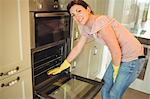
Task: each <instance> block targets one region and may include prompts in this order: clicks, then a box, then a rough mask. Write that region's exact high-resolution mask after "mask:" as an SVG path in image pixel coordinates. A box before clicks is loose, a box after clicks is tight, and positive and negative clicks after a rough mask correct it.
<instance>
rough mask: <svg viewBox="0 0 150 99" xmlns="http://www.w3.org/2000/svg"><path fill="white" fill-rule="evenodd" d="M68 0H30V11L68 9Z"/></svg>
mask: <svg viewBox="0 0 150 99" xmlns="http://www.w3.org/2000/svg"><path fill="white" fill-rule="evenodd" d="M67 4H68V0H30V3H29V6H30V11H60V10H62V11H63V10H66V7H67Z"/></svg>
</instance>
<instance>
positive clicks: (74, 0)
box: [67, 0, 93, 14]
mask: <svg viewBox="0 0 150 99" xmlns="http://www.w3.org/2000/svg"><path fill="white" fill-rule="evenodd" d="M73 5H81V6H83V7H84V8H85V9H87V7H90V6H89V5H88V4H87V3H86V2H85V1H83V0H72V1H71V2H70V3H68V5H67V11H68V13H70V11H69V10H70V8H71V7H72V6H73ZM91 13H92V14H93V11H92V10H91Z"/></svg>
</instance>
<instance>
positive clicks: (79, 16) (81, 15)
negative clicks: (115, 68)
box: [70, 5, 91, 25]
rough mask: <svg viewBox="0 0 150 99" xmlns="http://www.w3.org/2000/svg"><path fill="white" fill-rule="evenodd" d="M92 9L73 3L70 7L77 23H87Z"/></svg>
mask: <svg viewBox="0 0 150 99" xmlns="http://www.w3.org/2000/svg"><path fill="white" fill-rule="evenodd" d="M90 12H91V10H90V8H89V7H87V9H85V8H84V7H83V6H81V5H73V6H72V7H71V8H70V14H71V16H72V17H73V19H74V20H75V21H76V23H77V24H81V25H85V24H86V23H87V22H88V19H89V16H90V14H91V13H90Z"/></svg>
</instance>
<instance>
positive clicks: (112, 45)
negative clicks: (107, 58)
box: [98, 25, 121, 66]
mask: <svg viewBox="0 0 150 99" xmlns="http://www.w3.org/2000/svg"><path fill="white" fill-rule="evenodd" d="M100 32H101V33H100V34H98V35H101V37H102V39H103V40H104V41H105V43H106V45H107V46H108V48H109V50H110V53H111V56H112V63H113V65H115V66H120V62H121V48H120V45H119V42H118V40H117V37H116V34H115V32H114V30H113V29H112V27H111V25H108V26H106V27H105V28H103V29H102V30H101V31H100Z"/></svg>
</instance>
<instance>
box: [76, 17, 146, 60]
mask: <svg viewBox="0 0 150 99" xmlns="http://www.w3.org/2000/svg"><path fill="white" fill-rule="evenodd" d="M109 25H111V27H112V28H113V30H114V33H115V34H116V38H117V41H118V43H119V46H120V48H121V59H122V62H128V61H131V60H134V59H136V58H137V57H138V56H140V55H143V46H142V45H141V43H140V42H139V41H138V40H137V39H136V38H135V37H134V36H133V35H132V34H131V33H130V32H129V31H128V30H127V29H126V28H125V27H124V26H123V25H121V24H120V23H119V22H117V21H116V20H115V19H113V18H110V17H108V16H104V15H103V16H99V17H98V18H97V19H96V20H95V21H94V24H93V26H92V29H91V30H89V29H87V28H86V27H85V26H80V25H79V26H78V27H79V31H80V34H81V35H84V36H87V37H94V38H95V39H96V41H98V42H99V43H102V44H105V41H104V40H103V39H102V38H101V37H100V36H98V35H97V34H98V33H101V31H102V30H103V32H105V31H104V30H106V29H107V26H109ZM110 33H111V32H110ZM100 35H101V34H100ZM110 39H111V37H110ZM112 43H113V42H112Z"/></svg>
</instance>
